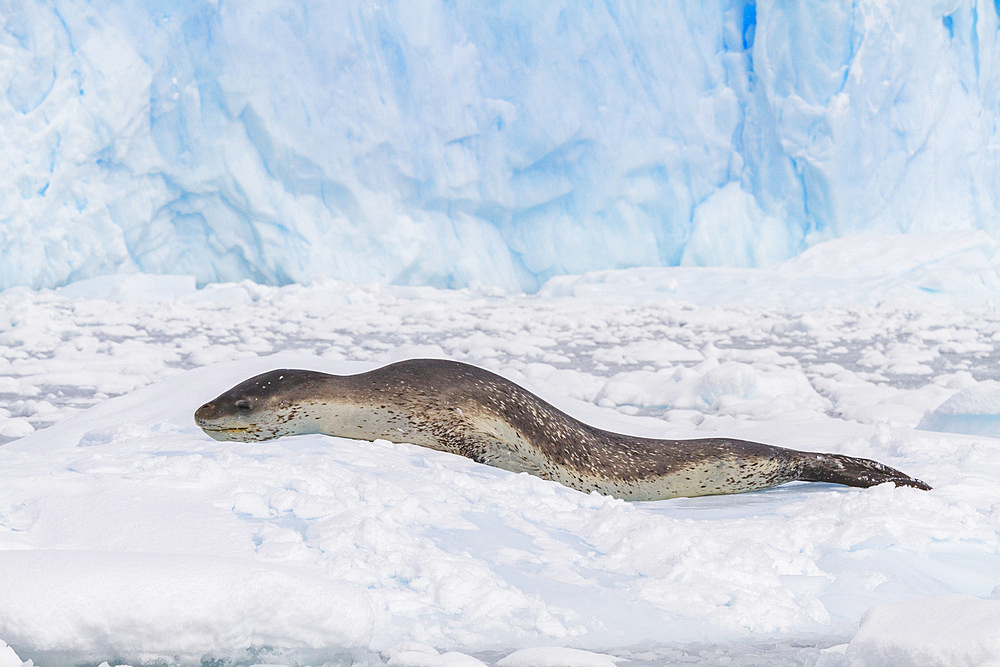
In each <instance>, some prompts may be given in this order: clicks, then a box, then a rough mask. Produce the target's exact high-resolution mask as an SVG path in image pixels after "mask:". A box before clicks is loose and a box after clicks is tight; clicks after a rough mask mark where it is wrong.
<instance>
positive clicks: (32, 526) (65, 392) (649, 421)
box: [0, 233, 1000, 667]
mask: <svg viewBox="0 0 1000 667" xmlns="http://www.w3.org/2000/svg"><path fill="white" fill-rule="evenodd" d="M866 258H867V259H866ZM998 264H1000V255H998V253H997V244H996V243H995V242H993V241H991V240H989V239H988V237H985V236H980V235H978V234H975V233H970V234H965V235H962V234H959V235H949V236H941V235H938V236H930V237H921V236H911V235H907V236H903V237H876V236H871V237H867V238H864V239H857V240H856V242H855V243H854V245H853V246H851V244H850V243H848V242H847V241H838V242H832V243H829V244H823V245H820V246H817V247H815V248H813V249H812V250H811V251H810V253H808V254H807V255H806V256H804V257H802V258H799V259H798V260H794V261H792V262H789V263H787V264H784V265H781V266H779V267H776V268H775V269H770V270H764V269H705V268H702V269H697V268H672V269H671V268H657V269H635V270H626V271H613V272H603V273H592V274H587V275H583V276H578V277H566V278H559V279H554V280H552V281H550V282H549V283H547V284H546V285H545V286H544V287H543V288H542V290H541V291H540V293H538V294H535V295H523V294H507V293H504V292H501V291H498V290H496V289H493V288H479V289H463V290H439V289H435V288H430V287H385V286H378V285H369V286H355V285H350V284H345V283H341V282H334V281H319V282H317V283H316V284H314V285H312V286H309V287H303V286H286V287H269V286H261V285H258V284H254V283H251V282H249V281H244V282H242V283H236V284H219V285H211V286H209V287H206V288H204V289H196V288H195V280H194V278H193V277H183V276H181V277H171V276H149V275H139V276H131V277H127V276H118V277H108V278H100V279H94V280H89V281H82V282H78V283H75V284H74V285H71V286H70V287H67V288H64V289H61V290H56V291H52V290H31V289H27V288H11V289H8V290H6V291H4V292H0V401H2V403H0V404H2V406H3V407H2V408H0V435H2V436H3V439H4V442H5V443H6V444H4V445H3V446H0V639H2V640H3V641H4V642H6V645H9V646H5V645H4V644H0V666H2V667H20V666H21V665H22V664H23V663H22V661H30V662H31V663H32V664H35V665H45V666H48V665H69V664H81V663H83V664H98V663H101V662H103V661H109V662H110V663H112V664H199V663H201V664H212V665H249V664H261V663H264V664H309V665H319V664H350V663H352V662H353V663H356V664H384V663H388V664H392V665H478V664H500V665H511V666H514V665H564V664H568V665H588V664H589V665H613V664H616V661H620V660H621V659H626V660H628V661H629V662H618V664H632V665H653V664H663V663H666V662H670V661H680V662H685V661H687V662H691V661H696V662H699V663H700V664H786V665H800V664H810V665H812V664H816V665H890V664H891V665H900V664H911V665H990V664H993V665H996V664H1000V484H998V480H1000V401H998V400H997V396H998V392H997V387H998V386H1000V385H998V380H1000V365H998V361H1000V352H998V350H1000V311H998V309H997V307H996V305H995V303H994V302H992V301H991V300H990V299H992V298H995V297H996V296H997V295H998V294H1000V291H998V290H997V289H996V285H997V279H998V276H1000V271H998V268H1000V266H998ZM824 267H825V269H824ZM824 271H825V273H824ZM417 356H441V357H448V358H453V359H459V360H463V361H467V362H470V363H474V364H479V365H481V366H483V367H486V368H489V369H492V370H495V371H497V372H499V373H501V374H503V375H505V376H507V377H509V378H511V379H513V380H515V381H517V382H519V383H521V384H523V385H524V386H526V387H528V388H530V389H532V390H534V391H535V392H537V393H538V394H540V395H541V396H543V397H544V398H546V399H547V400H549V401H551V402H552V403H554V404H555V405H557V406H558V407H560V408H562V409H563V410H566V411H567V412H569V413H571V414H573V415H575V416H577V417H579V418H581V419H583V420H585V421H587V422H589V423H592V424H595V425H599V426H601V427H604V428H609V429H614V430H618V431H624V432H629V433H634V434H638V435H645V436H663V437H700V436H709V435H727V436H734V437H740V438H746V439H754V440H759V441H765V442H770V443H774V444H778V445H784V446H789V447H795V448H800V449H808V450H818V451H833V452H842V453H846V454H851V455H857V456H864V457H871V458H875V459H878V460H880V461H883V462H885V463H887V464H889V465H892V466H894V467H897V468H900V469H902V470H903V471H905V472H907V473H909V474H912V475H914V476H917V477H919V478H921V479H924V480H925V481H927V482H928V483H930V484H931V485H932V486H933V487H934V489H933V490H932V491H929V492H924V491H918V490H915V489H909V488H893V487H891V486H886V485H883V486H879V487H875V488H871V489H852V488H847V487H841V486H835V485H827V484H804V483H793V484H788V485H785V486H783V487H779V488H776V489H773V490H769V491H763V492H757V493H750V494H742V495H732V496H718V497H706V498H696V499H675V500H668V501H659V502H650V503H631V504H630V503H626V502H622V501H619V500H615V499H612V498H608V497H602V496H599V495H594V494H591V495H586V494H583V493H579V492H577V491H573V490H570V489H568V488H564V487H561V486H559V485H557V484H555V483H551V482H546V481H542V480H540V479H537V478H534V477H530V476H527V475H523V474H522V475H516V474H511V473H507V472H504V471H501V470H498V469H494V468H489V467H486V466H482V465H478V464H476V463H473V462H472V461H469V460H467V459H464V458H460V457H456V456H452V455H447V454H442V453H438V452H434V451H431V450H428V449H423V448H418V447H415V446H411V445H406V444H390V443H388V442H374V443H369V442H357V441H351V440H345V439H340V438H331V437H326V436H298V437H290V438H284V439H279V440H274V441H268V442H263V443H258V444H253V445H250V444H239V443H223V442H217V441H214V440H212V439H211V438H209V437H208V436H206V435H205V434H203V433H202V432H201V431H200V430H199V429H198V428H197V427H195V425H194V423H193V421H192V413H193V411H194V410H195V408H197V407H198V405H200V404H201V403H202V402H204V401H206V400H208V399H210V398H212V397H214V396H215V395H216V394H218V393H220V392H221V391H223V390H225V389H227V388H228V387H230V386H231V385H232V384H234V383H235V382H237V381H240V380H242V379H245V378H246V377H249V376H250V375H252V374H255V373H258V372H261V371H264V370H268V369H272V368H280V367H307V368H313V369H318V370H323V371H329V372H335V373H350V372H357V371H361V370H365V369H369V368H372V367H375V366H378V365H381V364H384V363H386V362H390V361H394V360H398V359H402V358H407V357H417ZM962 415H965V416H966V417H968V419H966V420H964V421H963V419H962ZM921 424H923V426H921ZM928 424H929V425H930V426H928ZM968 424H974V425H975V427H976V428H975V429H971V430H970V429H968V428H962V427H963V426H967V425H968ZM953 426H954V428H952V427H953ZM931 427H933V429H935V430H931ZM24 664H27V663H24Z"/></svg>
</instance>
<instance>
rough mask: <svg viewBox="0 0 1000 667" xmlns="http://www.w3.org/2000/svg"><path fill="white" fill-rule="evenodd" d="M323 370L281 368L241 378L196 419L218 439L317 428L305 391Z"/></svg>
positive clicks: (198, 412)
mask: <svg viewBox="0 0 1000 667" xmlns="http://www.w3.org/2000/svg"><path fill="white" fill-rule="evenodd" d="M321 375H322V374H321V373H316V372H313V371H302V370H290V369H281V370H276V371H268V372H267V373H262V374H260V375H257V376H254V377H252V378H250V379H249V380H246V381H245V382H241V383H239V384H238V385H236V386H235V387H233V388H232V389H230V390H229V391H227V392H224V393H222V394H220V395H219V396H217V397H216V398H214V399H212V400H211V401H209V402H208V403H206V404H205V405H203V406H201V407H200V408H198V409H197V410H196V411H195V413H194V421H195V423H196V424H198V426H199V427H200V428H201V429H202V430H203V431H205V433H207V434H209V435H210V436H212V437H213V438H215V439H216V440H236V441H240V442H255V441H258V440H270V439H271V438H278V437H281V436H283V435H295V434H298V433H314V432H316V429H315V423H314V421H313V420H311V419H308V418H307V417H306V415H304V414H303V412H302V411H303V403H302V401H301V398H302V395H303V393H304V392H305V391H306V390H307V388H308V387H309V386H310V385H311V384H313V383H315V382H316V381H318V378H319V376H321Z"/></svg>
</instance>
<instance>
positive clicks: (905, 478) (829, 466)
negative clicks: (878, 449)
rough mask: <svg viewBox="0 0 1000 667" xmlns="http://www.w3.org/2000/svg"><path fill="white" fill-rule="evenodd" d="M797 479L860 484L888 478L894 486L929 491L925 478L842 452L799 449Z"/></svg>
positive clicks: (864, 485)
mask: <svg viewBox="0 0 1000 667" xmlns="http://www.w3.org/2000/svg"><path fill="white" fill-rule="evenodd" d="M799 479H800V480H802V481H805V482H831V483H833V484H846V485H847V486H861V487H869V486H875V485H876V484H884V483H886V482H892V483H893V484H895V485H896V486H912V487H914V488H917V489H923V490H924V491H929V490H930V488H931V487H930V485H929V484H927V483H926V482H922V481H920V480H919V479H917V478H915V477H910V476H909V475H907V474H906V473H903V472H900V471H898V470H896V469H895V468H890V467H889V466H887V465H884V464H882V463H879V462H878V461H872V460H871V459H860V458H855V457H853V456H844V455H843V454H813V453H810V452H803V458H802V473H801V475H800V476H799Z"/></svg>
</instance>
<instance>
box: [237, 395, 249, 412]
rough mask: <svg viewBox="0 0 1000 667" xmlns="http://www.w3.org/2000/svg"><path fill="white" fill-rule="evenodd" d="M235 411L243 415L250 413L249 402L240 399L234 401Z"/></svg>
mask: <svg viewBox="0 0 1000 667" xmlns="http://www.w3.org/2000/svg"><path fill="white" fill-rule="evenodd" d="M236 409H237V410H238V411H239V412H242V413H243V414H246V413H248V412H250V401H248V400H247V399H245V398H241V399H240V400H238V401H236Z"/></svg>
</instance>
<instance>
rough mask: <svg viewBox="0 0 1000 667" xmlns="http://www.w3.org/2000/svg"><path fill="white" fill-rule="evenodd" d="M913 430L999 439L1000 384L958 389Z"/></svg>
mask: <svg viewBox="0 0 1000 667" xmlns="http://www.w3.org/2000/svg"><path fill="white" fill-rule="evenodd" d="M917 428H922V429H925V430H928V431H949V432H952V433H968V434H970V435H986V436H989V437H992V438H998V437H1000V382H997V381H995V380H985V381H983V382H981V383H979V384H977V385H975V386H972V387H966V388H965V389H962V390H961V391H959V392H958V393H956V394H954V395H953V396H951V397H950V398H948V399H947V400H945V401H944V402H943V403H942V404H941V405H939V406H938V407H937V408H935V409H934V410H932V411H930V412H928V413H927V414H926V415H924V418H923V419H921V420H920V424H919V425H918V426H917Z"/></svg>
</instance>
